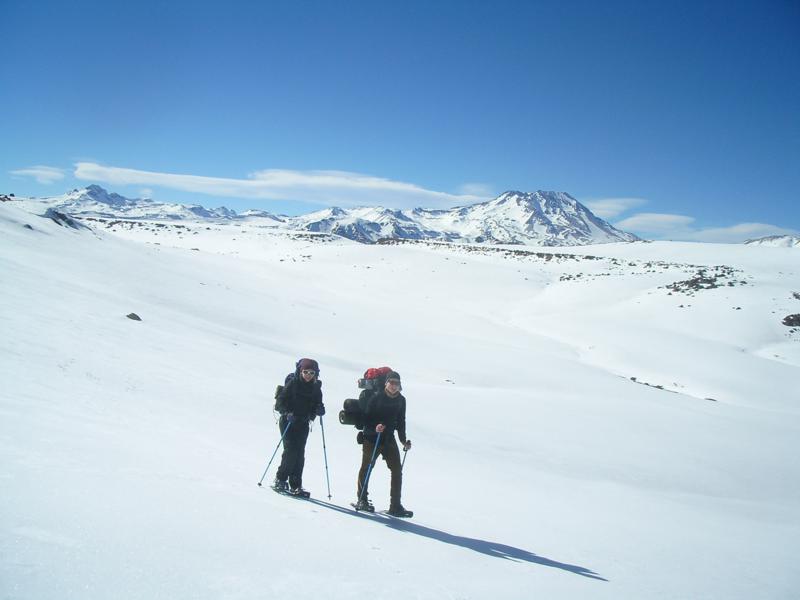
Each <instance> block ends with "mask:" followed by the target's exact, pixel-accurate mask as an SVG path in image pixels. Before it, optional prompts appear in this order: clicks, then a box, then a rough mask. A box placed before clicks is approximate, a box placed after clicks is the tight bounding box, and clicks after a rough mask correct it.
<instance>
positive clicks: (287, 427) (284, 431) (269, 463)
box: [258, 421, 292, 487]
mask: <svg viewBox="0 0 800 600" xmlns="http://www.w3.org/2000/svg"><path fill="white" fill-rule="evenodd" d="M291 425H292V422H291V421H289V422H288V423H286V429H284V430H283V433H282V434H281V439H280V441H278V445H277V446H275V452H273V453H272V458H270V459H269V462H268V463H267V468H266V469H264V474H263V475H262V476H261V479H260V480H259V481H258V487H261V482H262V481H264V477H266V476H267V471H269V466H270V465H271V464H272V461H273V460H275V455H276V454H277V453H278V448H280V447H281V443H283V438H284V436H285V435H286V432H287V431H289V427H291Z"/></svg>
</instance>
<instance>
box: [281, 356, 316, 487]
mask: <svg viewBox="0 0 800 600" xmlns="http://www.w3.org/2000/svg"><path fill="white" fill-rule="evenodd" d="M275 410H277V411H278V412H279V413H280V415H281V417H280V420H279V421H278V427H279V428H280V432H281V436H282V439H283V455H282V456H281V464H280V466H279V467H278V472H277V474H276V476H275V483H274V484H273V486H272V487H273V489H274V490H275V491H276V492H280V493H287V494H291V495H293V496H299V497H303V498H308V497H309V496H310V494H309V493H308V492H307V491H306V490H304V489H303V467H304V466H305V452H306V440H307V439H308V432H309V423H310V422H311V421H313V420H314V419H316V418H317V416H320V417H321V416H322V415H324V414H325V405H324V404H323V403H322V382H321V381H320V380H319V364H318V363H317V361H316V360H313V359H311V358H301V359H300V360H298V361H297V364H296V365H295V371H294V373H290V374H289V375H287V376H286V382H285V385H284V386H283V389H280V388H279V392H278V394H277V396H276V398H275ZM287 482H288V484H287Z"/></svg>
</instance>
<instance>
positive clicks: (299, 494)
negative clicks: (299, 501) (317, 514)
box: [289, 487, 311, 498]
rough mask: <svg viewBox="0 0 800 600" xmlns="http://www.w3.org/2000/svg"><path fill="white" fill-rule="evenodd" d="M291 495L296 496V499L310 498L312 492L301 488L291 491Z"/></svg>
mask: <svg viewBox="0 0 800 600" xmlns="http://www.w3.org/2000/svg"><path fill="white" fill-rule="evenodd" d="M289 495H290V496H294V497H295V498H310V497H311V492H309V491H307V490H304V489H303V488H301V487H296V488H291V489H290V490H289Z"/></svg>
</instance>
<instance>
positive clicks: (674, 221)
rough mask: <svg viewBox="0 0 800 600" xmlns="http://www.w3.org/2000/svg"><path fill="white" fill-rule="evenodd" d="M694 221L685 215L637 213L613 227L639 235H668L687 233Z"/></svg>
mask: <svg viewBox="0 0 800 600" xmlns="http://www.w3.org/2000/svg"><path fill="white" fill-rule="evenodd" d="M694 220H695V219H694V217H687V216H685V215H670V214H664V213H639V214H637V215H633V216H632V217H628V218H627V219H623V220H622V221H620V222H619V223H615V224H614V227H619V228H620V229H626V230H629V231H635V232H640V233H650V234H653V233H655V234H669V233H672V232H676V231H682V232H683V231H687V230H688V229H689V226H690V225H691V224H692V223H694Z"/></svg>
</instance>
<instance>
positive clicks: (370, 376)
mask: <svg viewBox="0 0 800 600" xmlns="http://www.w3.org/2000/svg"><path fill="white" fill-rule="evenodd" d="M391 372H392V368H391V367H371V368H369V369H367V370H366V371H364V377H362V378H361V379H359V380H358V387H359V388H360V389H362V390H380V389H382V388H383V386H384V385H385V384H386V376H387V375H388V374H389V373H391Z"/></svg>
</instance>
